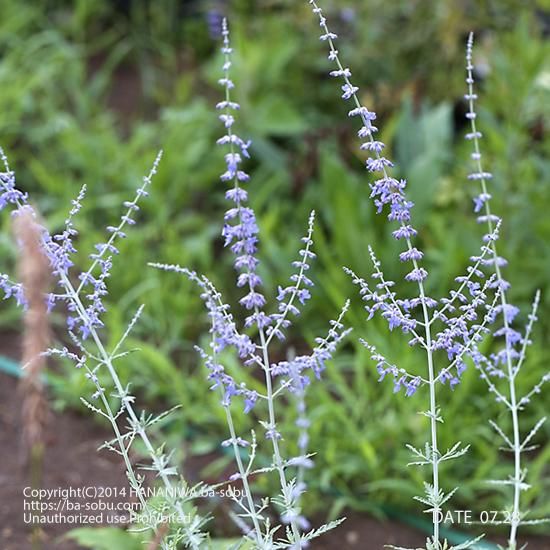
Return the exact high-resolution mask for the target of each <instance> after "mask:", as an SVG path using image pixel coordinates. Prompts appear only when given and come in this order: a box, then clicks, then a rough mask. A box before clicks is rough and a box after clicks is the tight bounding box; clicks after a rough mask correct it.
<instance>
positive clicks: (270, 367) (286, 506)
mask: <svg viewBox="0 0 550 550" xmlns="http://www.w3.org/2000/svg"><path fill="white" fill-rule="evenodd" d="M222 35H223V47H222V53H223V68H222V69H223V76H222V78H221V79H220V80H219V83H220V85H221V86H222V87H223V90H224V98H223V100H222V101H220V102H219V103H218V104H217V106H216V108H217V110H218V111H219V112H220V115H219V119H220V121H221V122H222V123H223V126H224V128H225V134H224V135H223V136H222V137H221V138H220V139H218V141H217V144H218V145H220V146H223V147H225V148H226V151H227V152H226V154H225V163H226V166H225V171H224V172H223V174H222V175H221V178H220V179H221V180H222V182H224V183H227V184H228V186H229V188H228V189H227V191H226V193H225V198H226V199H227V201H228V202H229V207H228V210H227V212H226V213H225V217H224V225H223V230H222V236H223V237H224V239H225V243H224V244H225V246H226V247H228V248H229V249H230V251H231V252H232V253H233V255H234V256H235V260H234V266H235V269H236V271H237V273H238V276H237V282H236V284H237V287H238V288H242V289H243V290H244V296H243V297H242V298H241V299H240V300H239V304H240V306H242V308H243V309H244V310H245V311H246V312H247V314H246V317H245V319H244V323H243V327H238V325H237V321H236V319H235V317H234V315H233V314H232V313H231V310H230V307H229V305H227V304H226V303H225V302H224V300H223V298H222V295H221V293H220V292H219V291H218V290H217V289H216V287H215V286H214V285H213V284H212V282H211V281H210V280H209V279H208V278H207V277H205V276H203V275H198V274H197V273H195V272H193V271H190V270H189V269H186V268H184V267H180V266H178V265H166V264H151V265H152V266H154V267H157V268H160V269H164V270H167V271H175V272H179V273H182V274H183V275H185V276H187V277H188V278H189V279H191V280H192V281H194V282H195V283H196V284H197V285H198V286H199V288H200V289H201V297H202V299H203V301H204V303H205V306H206V309H207V312H208V315H209V318H210V336H211V343H210V349H209V350H208V349H199V353H200V355H201V356H202V358H203V359H204V362H205V365H206V367H207V369H208V379H209V380H210V381H211V382H212V386H211V389H212V390H214V391H218V392H219V393H220V403H221V406H222V407H223V409H224V412H225V418H226V420H227V426H228V431H229V438H228V439H226V440H225V441H224V442H223V443H222V446H224V447H230V448H231V449H232V450H233V454H234V457H235V463H236V466H237V472H236V473H235V474H234V475H232V476H231V477H230V480H231V481H236V480H239V481H240V483H241V484H242V488H243V493H244V495H243V496H242V497H241V496H240V495H237V494H235V495H234V497H233V500H234V501H235V505H236V513H235V514H234V519H235V521H236V523H237V524H238V525H239V527H240V528H241V529H242V530H243V531H244V540H247V541H251V542H252V544H253V547H254V548H259V549H265V550H269V549H274V548H293V549H299V548H305V547H306V546H307V544H308V543H309V541H310V540H312V539H313V538H315V537H317V536H319V535H321V534H322V533H324V532H325V531H327V530H328V529H331V528H333V527H335V526H336V525H337V524H338V523H339V522H338V521H335V522H331V523H329V524H326V525H323V526H321V527H319V528H317V529H313V530H309V531H308V529H309V523H308V521H307V520H306V519H305V518H304V516H303V515H302V512H301V509H300V504H299V499H300V495H301V494H302V492H303V491H304V489H305V485H304V483H303V473H300V472H301V471H302V470H303V468H308V467H311V466H312V461H311V457H310V456H309V455H307V454H305V453H306V448H307V439H306V438H307V434H306V433H305V431H302V433H301V434H300V441H299V444H298V447H299V449H300V450H302V451H303V452H304V454H303V455H300V456H297V457H291V458H286V457H285V453H284V451H285V449H284V447H283V444H284V439H283V434H282V433H281V430H280V427H279V424H278V418H279V414H278V410H279V409H280V407H281V406H284V403H285V401H284V397H285V396H289V395H290V396H292V395H293V394H294V395H295V396H296V399H298V403H299V404H298V407H299V412H300V414H299V418H298V422H299V426H300V428H301V429H302V430H306V429H307V419H306V418H305V405H304V402H303V397H304V392H305V390H306V388H307V386H308V384H309V383H310V381H311V377H313V378H319V377H320V375H321V373H322V371H323V370H324V368H325V362H326V361H327V360H328V359H330V357H331V356H332V354H333V352H334V350H335V348H336V346H337V345H338V343H339V342H340V341H341V340H342V339H343V338H344V336H345V335H346V334H347V332H348V331H347V330H345V329H344V327H343V324H342V318H343V316H344V314H345V312H346V310H347V307H348V304H347V303H346V304H345V306H344V307H343V309H342V311H341V313H340V315H339V316H338V318H337V319H336V320H334V321H331V322H330V325H331V327H330V330H329V331H328V334H327V335H326V336H325V337H324V338H317V339H316V346H315V348H314V349H313V350H312V352H311V353H310V354H309V355H302V356H297V357H293V358H288V360H286V361H279V362H274V361H273V359H272V346H273V344H275V343H276V342H278V341H282V340H284V339H285V333H286V331H287V329H288V328H289V327H290V326H291V324H292V317H293V316H296V315H298V314H299V313H300V309H301V307H302V306H303V305H304V304H305V303H306V302H307V301H308V300H309V298H310V297H311V294H310V290H309V289H310V288H311V287H312V286H313V282H312V281H311V279H310V278H309V277H308V275H307V272H308V270H309V269H310V262H311V260H312V259H313V258H314V257H315V254H314V253H313V252H312V250H311V249H312V245H313V241H312V236H313V223H314V213H313V212H312V213H311V215H310V218H309V223H308V230H307V234H306V236H305V237H304V238H303V239H302V242H303V246H302V249H301V250H300V251H299V259H297V260H296V261H295V262H293V264H292V265H293V268H294V270H295V273H294V274H293V275H292V276H291V277H290V283H289V284H288V285H286V286H285V287H281V286H280V287H279V288H278V294H277V300H276V302H277V311H276V312H273V313H268V312H267V311H266V299H265V297H264V294H263V293H262V291H261V290H260V287H261V286H262V279H261V277H260V275H259V273H258V265H259V260H258V257H257V252H258V233H259V228H258V225H257V222H256V215H255V213H254V210H253V209H252V208H250V207H249V206H246V203H247V200H248V193H247V191H246V190H245V189H243V188H242V186H241V184H242V183H243V182H246V181H248V180H249V176H248V174H247V173H246V172H245V171H244V170H243V168H242V164H243V162H244V160H245V159H248V158H249V157H250V154H249V148H250V145H251V143H250V141H245V140H243V139H241V138H240V137H239V136H238V135H237V134H236V133H235V132H234V129H233V128H234V124H235V115H236V112H237V111H238V110H239V105H238V104H237V103H236V102H235V101H234V100H233V99H232V95H231V91H232V89H233V88H234V83H233V82H232V80H231V79H230V74H229V71H230V68H231V53H232V48H231V46H230V42H229V31H228V28H227V23H226V21H225V20H224V21H223V28H222ZM226 349H232V350H233V351H234V352H235V353H236V355H237V356H238V358H239V359H240V361H241V362H242V365H243V366H244V368H246V369H253V368H258V369H259V372H261V373H262V374H263V378H264V380H265V390H264V391H263V392H261V393H259V392H257V391H255V390H251V389H250V388H248V387H247V385H246V383H245V382H241V381H239V380H238V379H235V378H234V377H233V376H231V375H230V374H229V373H228V372H227V370H226V368H225V367H224V365H223V357H221V355H220V354H221V353H222V352H223V351H224V350H226ZM236 398H237V399H239V400H241V401H242V403H243V405H242V406H243V407H244V412H245V413H251V412H252V411H253V409H254V413H252V414H255V415H256V416H257V418H258V424H259V428H260V429H261V430H262V431H263V435H264V440H265V441H266V443H267V445H268V447H270V451H269V452H270V453H271V455H272V457H273V459H272V462H271V464H270V465H268V466H267V467H262V468H260V469H256V468H255V466H254V462H255V458H256V450H257V446H258V445H259V443H258V441H257V439H256V435H255V431H251V433H250V435H244V434H237V432H236V430H235V422H234V419H233V413H232V410H231V406H232V403H233V401H234V399H236ZM259 403H261V404H262V405H263V407H262V408H261V409H260V410H258V407H257V405H258V404H259ZM243 450H244V451H246V450H248V453H247V458H246V460H244V459H243ZM294 468H298V473H297V475H296V476H291V475H289V472H292V471H294ZM258 473H273V474H274V475H275V477H276V478H277V480H278V484H279V489H280V491H279V494H278V495H277V496H275V497H273V498H261V499H260V498H257V497H255V495H254V491H253V487H252V485H251V476H252V475H254V474H258ZM272 503H273V504H274V505H275V508H276V509H277V510H278V513H279V515H280V519H281V523H282V525H283V526H285V528H284V530H283V533H279V531H280V528H281V525H272V524H271V521H270V519H269V514H270V510H269V508H270V504H272Z"/></svg>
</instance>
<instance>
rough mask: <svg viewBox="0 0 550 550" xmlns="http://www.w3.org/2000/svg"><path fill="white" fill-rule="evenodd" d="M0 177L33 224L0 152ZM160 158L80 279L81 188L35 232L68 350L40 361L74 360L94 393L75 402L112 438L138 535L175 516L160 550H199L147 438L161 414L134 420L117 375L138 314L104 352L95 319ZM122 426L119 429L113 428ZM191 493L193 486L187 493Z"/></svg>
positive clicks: (13, 289) (6, 197)
mask: <svg viewBox="0 0 550 550" xmlns="http://www.w3.org/2000/svg"><path fill="white" fill-rule="evenodd" d="M0 156H1V159H2V161H3V163H4V171H3V172H1V173H0V209H5V208H7V207H10V208H12V209H13V212H12V215H13V216H14V217H19V216H22V215H26V216H27V217H28V216H30V217H32V218H33V219H34V220H35V223H36V224H37V225H39V220H38V216H37V215H36V213H35V212H34V210H33V208H32V207H31V206H30V205H29V203H28V196H27V194H26V193H23V192H22V191H20V190H19V189H18V188H17V187H16V182H15V174H14V172H12V171H11V170H10V167H9V165H8V161H7V158H6V156H5V154H4V152H3V151H2V150H1V149H0ZM160 158H161V155H160V153H159V155H158V156H157V158H156V159H155V162H154V163H153V167H152V168H151V171H150V172H149V174H148V175H147V176H146V177H144V179H143V184H142V185H141V186H140V187H139V188H138V190H137V193H136V195H135V197H134V198H133V200H131V201H127V202H125V203H124V209H125V210H124V214H123V215H122V216H121V218H120V220H119V222H118V224H117V225H115V226H109V227H108V228H107V231H108V233H109V234H110V236H109V238H108V239H107V240H106V242H103V243H98V244H97V245H96V247H95V248H96V249H95V252H94V253H93V254H91V255H90V259H91V263H90V266H89V268H88V269H87V270H86V271H85V272H82V273H80V274H78V275H77V274H75V273H74V264H73V261H72V256H73V254H74V253H75V252H76V249H75V245H74V242H75V240H76V238H77V236H78V232H77V230H76V228H75V225H74V221H73V218H74V217H75V216H76V215H77V214H78V212H79V211H80V209H81V206H82V200H83V199H84V196H85V192H86V189H85V188H82V190H81V191H80V193H79V194H78V197H77V198H76V199H75V200H74V201H73V202H72V208H71V210H70V212H69V214H68V217H67V219H66V221H65V225H64V228H63V231H61V232H60V233H57V234H54V235H50V233H49V232H48V231H47V229H46V228H44V227H40V228H39V231H40V234H41V246H42V249H43V251H44V253H45V255H46V257H47V258H48V260H49V266H50V269H51V271H52V274H53V277H54V279H55V283H56V289H55V291H54V292H51V293H48V294H47V295H45V296H44V300H45V301H46V303H47V305H48V310H49V311H51V310H52V309H53V308H54V307H56V306H58V307H59V306H61V305H63V306H64V307H65V308H66V310H67V311H68V313H69V314H68V316H67V334H68V337H69V339H70V344H68V345H67V346H62V347H57V348H51V349H49V350H48V351H47V352H46V355H48V356H53V357H57V358H61V359H67V360H70V361H72V362H74V364H75V367H76V368H78V369H82V370H83V371H84V372H85V376H86V378H87V379H88V380H90V382H91V383H92V384H93V387H94V392H93V394H92V395H91V398H90V399H85V398H84V397H81V400H82V402H83V403H84V404H85V405H86V407H88V409H90V410H91V411H92V412H94V413H96V414H98V415H100V416H102V417H104V418H105V419H106V420H107V421H108V422H109V423H110V425H111V427H112V429H113V432H114V438H113V440H111V441H108V442H106V443H105V444H104V445H103V447H104V448H106V449H108V450H110V451H113V452H115V453H117V454H118V455H120V456H121V457H122V459H123V461H124V464H125V467H126V475H127V477H128V482H129V485H130V487H131V489H132V490H133V494H135V495H136V496H137V498H138V499H139V501H140V504H141V516H140V521H139V523H140V525H141V528H142V529H143V530H149V529H151V530H152V531H153V532H155V533H157V532H158V531H159V529H160V528H161V525H162V524H163V523H164V521H165V520H164V518H165V517H175V518H176V519H175V521H174V523H175V524H176V525H177V528H176V529H174V530H173V531H172V532H171V533H170V534H168V535H167V536H166V537H165V538H164V540H163V542H162V548H166V549H168V548H170V549H175V548H177V547H178V545H179V544H180V543H182V544H183V545H184V546H185V547H186V548H193V549H199V548H201V547H202V545H203V543H204V541H205V540H206V535H205V533H203V532H202V526H203V524H204V522H205V520H204V518H201V517H200V516H199V515H198V514H197V513H196V510H195V509H194V508H193V507H192V506H191V503H190V497H188V496H187V495H191V496H192V495H193V494H194V493H193V491H188V492H186V491H184V490H182V487H181V485H183V486H184V485H185V484H184V482H183V480H181V481H180V490H176V488H175V485H174V484H173V483H172V479H173V478H177V471H176V468H175V467H173V466H171V465H170V454H167V453H165V451H164V448H163V446H161V447H156V446H155V445H154V444H153V441H152V440H151V437H150V435H149V429H150V428H151V427H152V426H153V425H155V424H156V423H158V422H159V421H160V420H161V419H162V418H163V417H164V416H165V415H166V414H167V413H162V414H160V415H157V416H153V415H149V414H145V413H144V412H142V413H141V414H139V413H138V412H137V411H136V409H135V396H133V395H132V394H131V391H130V385H129V384H127V385H124V384H123V383H122V381H121V379H120V377H119V375H118V373H117V369H116V361H117V360H118V359H120V358H121V357H123V356H125V355H127V354H128V353H130V352H129V351H123V344H124V341H125V340H126V338H127V337H128V336H129V334H130V332H131V331H132V329H133V328H134V326H135V324H136V323H137V321H138V319H139V317H140V314H141V312H142V310H143V306H141V307H140V308H139V309H138V310H137V312H136V314H135V315H134V317H133V318H132V320H131V321H130V323H129V324H128V327H127V329H126V331H125V333H124V334H123V336H122V337H121V338H120V340H119V341H118V342H117V343H116V344H115V345H114V346H113V347H112V349H110V350H109V349H108V346H107V344H106V340H105V336H104V333H105V332H106V330H107V328H108V327H105V325H104V323H103V321H102V315H103V314H104V313H105V312H106V304H105V298H106V296H107V294H108V289H107V280H108V278H109V276H110V273H111V268H112V265H113V257H114V256H115V255H117V254H118V249H117V247H116V243H117V240H118V239H121V238H124V237H125V234H124V230H125V228H126V226H131V225H133V224H135V223H136V222H135V219H134V215H135V213H136V212H137V211H138V210H139V205H138V203H139V201H140V199H141V198H143V197H145V196H147V187H148V186H149V184H150V183H151V180H152V178H153V176H154V174H155V173H156V171H157V167H158V163H159V161H160ZM0 286H1V288H2V289H3V291H4V294H5V297H10V296H13V297H14V298H15V299H16V301H17V303H18V304H19V305H21V306H23V307H26V304H27V299H26V296H25V292H24V288H23V285H22V284H21V283H17V282H15V281H13V280H11V279H10V278H9V277H8V276H7V275H5V274H1V275H0ZM100 371H107V373H108V377H109V378H110V383H111V387H109V388H108V387H104V386H103V385H102V382H101V381H100ZM123 421H125V422H126V426H125V427H124V428H121V426H120V424H121V423H122V422H123ZM136 438H138V439H140V440H141V442H142V444H143V446H144V448H145V449H146V452H147V455H148V458H149V460H150V464H145V465H143V466H141V469H143V470H148V471H151V472H153V473H154V474H155V476H156V477H158V478H159V479H160V481H161V482H162V485H163V487H164V489H165V495H164V496H165V499H161V500H160V501H159V502H156V503H153V502H152V501H150V500H147V499H146V498H145V491H144V481H145V477H144V475H142V474H141V473H139V472H137V471H136V468H135V467H134V465H133V463H132V459H131V457H130V448H131V447H132V444H133V443H134V441H135V440H136ZM195 494H196V488H195Z"/></svg>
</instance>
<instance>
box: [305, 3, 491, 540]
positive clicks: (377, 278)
mask: <svg viewBox="0 0 550 550" xmlns="http://www.w3.org/2000/svg"><path fill="white" fill-rule="evenodd" d="M309 4H310V5H311V7H312V10H313V12H314V13H315V14H316V15H317V16H318V18H319V24H320V27H321V29H322V34H321V37H320V38H321V40H322V41H324V42H325V43H327V44H328V48H329V54H328V58H329V60H330V61H332V62H333V63H334V64H335V66H336V67H335V69H334V70H332V71H331V72H330V76H331V77H334V78H340V79H342V80H343V85H342V99H344V100H345V101H351V103H352V108H351V110H350V111H349V116H350V117H353V118H356V119H358V120H359V122H360V125H361V126H360V129H359V131H358V136H359V138H360V139H361V141H362V144H361V149H362V150H365V151H367V152H368V154H369V157H368V158H367V161H366V168H367V170H368V171H369V172H370V173H373V174H375V175H376V176H377V179H376V180H375V181H374V182H373V183H371V184H370V189H371V193H370V196H371V198H372V199H373V201H374V205H375V206H376V209H377V212H378V213H381V212H383V210H384V209H385V208H386V207H387V208H389V213H388V219H389V220H390V221H391V222H396V223H397V225H398V227H397V229H395V230H394V231H393V233H392V234H393V237H394V238H395V239H397V240H398V241H400V242H403V243H404V245H405V250H404V251H403V252H401V253H400V254H399V260H400V261H401V262H404V263H408V264H410V265H411V267H410V268H409V269H410V270H409V271H408V273H407V274H406V275H405V276H404V278H405V280H406V281H408V282H411V283H413V284H414V285H416V295H415V296H414V297H413V298H400V297H398V295H397V293H396V292H395V291H394V290H393V289H392V288H393V286H394V285H395V283H394V282H393V281H390V280H387V279H386V278H385V276H384V273H383V270H382V266H381V263H380V261H379V260H378V259H377V257H376V255H375V253H374V251H373V249H372V248H371V247H369V253H370V257H371V260H372V265H373V273H372V276H371V278H372V280H373V283H372V284H371V283H368V282H367V281H366V280H365V279H362V278H360V277H358V276H357V275H356V274H355V273H353V272H352V271H351V270H350V269H347V268H346V272H347V273H349V274H350V276H351V277H352V280H353V282H354V284H356V285H357V286H358V287H359V289H360V295H361V297H362V299H363V300H364V302H366V305H365V309H366V311H367V312H368V318H369V319H370V318H372V317H373V316H374V315H375V314H378V315H381V316H382V318H384V319H385V320H386V322H387V323H388V326H389V329H390V331H391V330H394V329H400V330H401V331H402V332H403V333H404V334H406V335H410V337H411V339H410V341H409V345H410V346H414V347H417V348H420V349H421V350H422V352H423V354H424V358H425V364H424V366H423V367H422V369H420V368H419V369H418V370H417V369H415V371H414V372H410V371H408V370H406V369H404V368H403V367H398V366H395V365H394V364H392V363H391V362H390V361H389V360H387V359H386V357H385V356H383V355H382V354H381V353H380V352H379V351H378V350H377V349H376V348H375V347H374V346H373V345H371V344H369V343H368V342H367V341H365V340H362V343H363V344H364V345H365V347H366V348H367V349H368V350H369V351H370V352H371V358H372V359H373V360H374V361H375V363H376V367H377V370H378V372H379V374H380V380H383V379H384V378H385V377H386V376H391V377H392V378H393V381H394V391H395V392H396V393H398V392H400V390H401V389H403V390H404V392H405V395H406V396H407V397H410V396H412V395H414V394H415V393H416V392H417V391H418V390H419V389H420V388H423V387H426V388H427V389H428V393H429V398H428V408H427V410H426V411H423V412H422V413H421V414H423V415H424V416H426V417H427V418H428V419H429V435H428V441H427V442H426V444H425V446H424V447H423V448H420V449H418V448H415V447H413V446H412V445H407V447H408V449H409V450H410V451H411V452H412V455H413V461H412V462H411V463H410V465H418V466H429V467H430V468H431V482H425V483H424V489H425V490H424V494H423V495H422V496H417V497H415V499H416V500H417V501H419V502H420V503H422V504H424V505H425V506H426V509H425V511H426V512H427V513H431V515H432V520H433V534H432V537H431V538H429V539H428V540H427V545H426V548H427V549H428V550H439V549H440V548H447V541H444V540H441V537H440V532H439V523H440V518H441V517H442V506H443V505H444V504H446V503H447V502H448V501H449V500H450V498H451V497H452V496H453V494H454V493H455V491H456V490H457V488H452V489H450V490H447V491H445V490H444V489H443V488H442V484H441V480H440V473H439V469H440V465H441V464H442V463H443V462H446V461H448V460H451V459H456V458H458V457H460V456H462V455H464V454H465V453H466V452H467V450H468V446H462V443H461V442H460V441H459V442H457V443H456V444H455V445H453V446H452V447H451V448H450V449H447V450H446V451H442V450H441V449H440V448H439V444H438V428H439V424H440V423H442V422H443V413H442V409H441V406H440V404H439V403H440V397H439V396H440V392H441V391H442V390H443V387H442V386H443V385H448V386H449V387H450V388H451V389H452V388H453V387H454V386H455V385H456V384H458V383H459V382H460V378H461V375H462V373H463V372H464V370H465V369H466V362H465V361H466V358H467V356H470V355H472V354H474V353H475V348H476V344H477V343H478V342H479V341H480V340H481V339H482V337H483V335H484V334H485V333H487V332H488V331H489V329H488V328H487V326H488V325H489V324H490V323H491V322H492V320H493V319H494V317H495V315H496V302H497V300H498V299H499V296H500V289H499V288H496V291H495V292H494V296H491V292H490V291H491V290H492V289H493V288H494V287H495V284H494V282H495V276H492V277H490V278H485V277H484V274H483V271H482V270H481V269H480V268H481V266H482V265H483V264H484V262H485V261H486V259H487V258H489V257H490V255H491V253H492V252H491V251H492V249H491V248H490V244H491V243H493V242H494V241H496V240H497V237H498V227H499V226H498V224H497V225H496V226H495V227H494V228H493V230H492V231H491V232H490V233H489V234H488V235H487V236H486V239H485V240H486V242H485V243H484V244H483V246H482V247H481V251H480V253H479V255H477V256H473V257H472V258H471V262H472V263H471V265H469V266H468V268H467V273H466V274H465V275H463V276H460V277H456V282H457V285H458V286H457V288H456V289H454V290H451V291H450V292H449V294H448V296H447V297H444V298H441V299H439V300H436V299H434V298H432V297H430V296H429V295H428V294H427V292H426V286H425V282H426V280H427V278H428V272H427V270H426V269H425V268H424V267H422V266H421V264H420V262H421V260H422V258H423V255H424V254H423V252H422V251H421V250H419V249H418V248H417V247H415V246H413V239H414V238H415V237H416V235H417V231H416V229H414V227H413V226H412V225H411V209H412V207H413V203H412V202H411V201H409V200H408V199H407V197H406V195H405V188H406V181H405V180H403V179H401V180H397V179H396V178H394V177H392V176H391V175H390V168H391V167H392V166H393V163H392V162H391V161H390V160H389V159H388V158H386V157H384V156H383V150H384V147H385V145H384V143H382V142H381V141H378V140H377V139H376V138H375V134H376V132H377V128H376V127H375V126H374V125H373V122H374V120H375V119H376V114H375V113H374V112H372V111H370V110H369V109H367V108H366V107H365V106H363V105H361V103H360V101H359V97H358V91H359V88H358V87H356V86H355V85H354V84H353V83H352V81H351V71H350V69H349V68H346V67H345V66H344V65H343V64H342V62H341V60H340V56H339V52H338V50H337V49H336V47H335V41H336V39H337V36H336V34H334V33H333V32H331V31H330V29H329V28H328V26H327V21H326V18H325V17H324V15H323V12H322V9H321V8H320V7H319V5H318V3H317V2H316V1H315V0H309ZM477 540H478V539H473V540H470V541H468V542H466V543H463V544H461V545H459V546H456V547H454V548H468V547H471V546H472V545H474V544H475V542H476V541H477Z"/></svg>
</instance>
